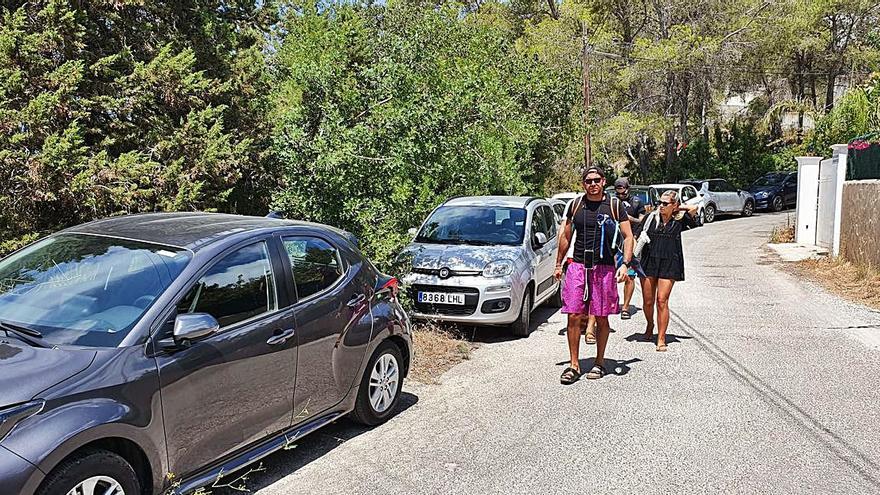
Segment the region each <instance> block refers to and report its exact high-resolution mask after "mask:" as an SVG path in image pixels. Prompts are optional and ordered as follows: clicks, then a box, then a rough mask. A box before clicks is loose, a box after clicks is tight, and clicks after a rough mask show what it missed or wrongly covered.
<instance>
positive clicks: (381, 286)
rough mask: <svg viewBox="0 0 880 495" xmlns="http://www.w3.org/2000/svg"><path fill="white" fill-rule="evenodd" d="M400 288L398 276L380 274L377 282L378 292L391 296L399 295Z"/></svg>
mask: <svg viewBox="0 0 880 495" xmlns="http://www.w3.org/2000/svg"><path fill="white" fill-rule="evenodd" d="M399 290H400V281H399V280H397V277H389V276H387V275H386V276H380V277H379V280H378V283H377V284H376V294H379V295H382V294H390V295H391V297H397V293H398V291H399Z"/></svg>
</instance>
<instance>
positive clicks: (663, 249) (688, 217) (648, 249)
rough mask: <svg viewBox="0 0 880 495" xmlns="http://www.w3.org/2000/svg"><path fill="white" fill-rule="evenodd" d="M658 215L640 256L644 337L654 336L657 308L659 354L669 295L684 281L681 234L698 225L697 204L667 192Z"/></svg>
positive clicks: (648, 227)
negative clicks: (680, 199)
mask: <svg viewBox="0 0 880 495" xmlns="http://www.w3.org/2000/svg"><path fill="white" fill-rule="evenodd" d="M659 210H660V211H659V212H657V213H654V214H652V215H651V216H650V217H649V218H647V219H646V225H645V227H644V228H645V232H647V235H648V237H649V238H650V239H651V242H650V243H648V244H647V245H645V247H644V250H643V251H642V256H641V265H642V269H643V270H644V271H645V275H646V278H645V283H644V285H643V294H642V295H643V298H644V299H643V306H644V311H645V319H646V320H647V325H646V327H645V338H646V339H648V340H650V339H652V338H653V337H654V306H655V303H656V306H657V323H658V326H659V328H658V332H657V351H660V352H664V351H666V329H667V328H668V327H669V295H670V294H671V293H672V286H673V285H675V282H679V281H682V280H684V253H683V252H682V247H681V233H682V231H684V230H687V229H690V228H693V227H696V226H697V223H696V221H695V220H694V216H695V215H696V211H697V207H696V206H695V205H682V204H681V203H679V201H678V193H676V192H675V191H666V192H665V193H663V195H662V196H661V197H660V206H659Z"/></svg>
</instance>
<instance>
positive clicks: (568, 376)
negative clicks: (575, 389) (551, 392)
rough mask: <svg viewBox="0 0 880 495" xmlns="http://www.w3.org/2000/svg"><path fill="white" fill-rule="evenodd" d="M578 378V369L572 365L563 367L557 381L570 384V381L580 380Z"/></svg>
mask: <svg viewBox="0 0 880 495" xmlns="http://www.w3.org/2000/svg"><path fill="white" fill-rule="evenodd" d="M580 378H581V372H580V371H578V370H576V369H574V368H572V367H568V368H565V371H563V372H562V377H560V378H559V382H560V383H562V384H563V385H571V384H572V383H574V382H576V381H578V380H580Z"/></svg>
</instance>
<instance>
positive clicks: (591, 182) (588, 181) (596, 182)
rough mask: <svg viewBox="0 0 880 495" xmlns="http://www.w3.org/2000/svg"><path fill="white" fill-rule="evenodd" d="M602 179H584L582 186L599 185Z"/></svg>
mask: <svg viewBox="0 0 880 495" xmlns="http://www.w3.org/2000/svg"><path fill="white" fill-rule="evenodd" d="M601 183H602V178H601V177H597V178H595V179H584V184H601Z"/></svg>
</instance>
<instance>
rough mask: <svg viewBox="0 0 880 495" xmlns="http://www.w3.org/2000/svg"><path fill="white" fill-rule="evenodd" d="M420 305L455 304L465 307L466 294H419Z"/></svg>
mask: <svg viewBox="0 0 880 495" xmlns="http://www.w3.org/2000/svg"><path fill="white" fill-rule="evenodd" d="M418 298H419V302H420V303H430V304H455V305H457V306H464V294H455V293H448V292H419V294H418Z"/></svg>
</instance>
